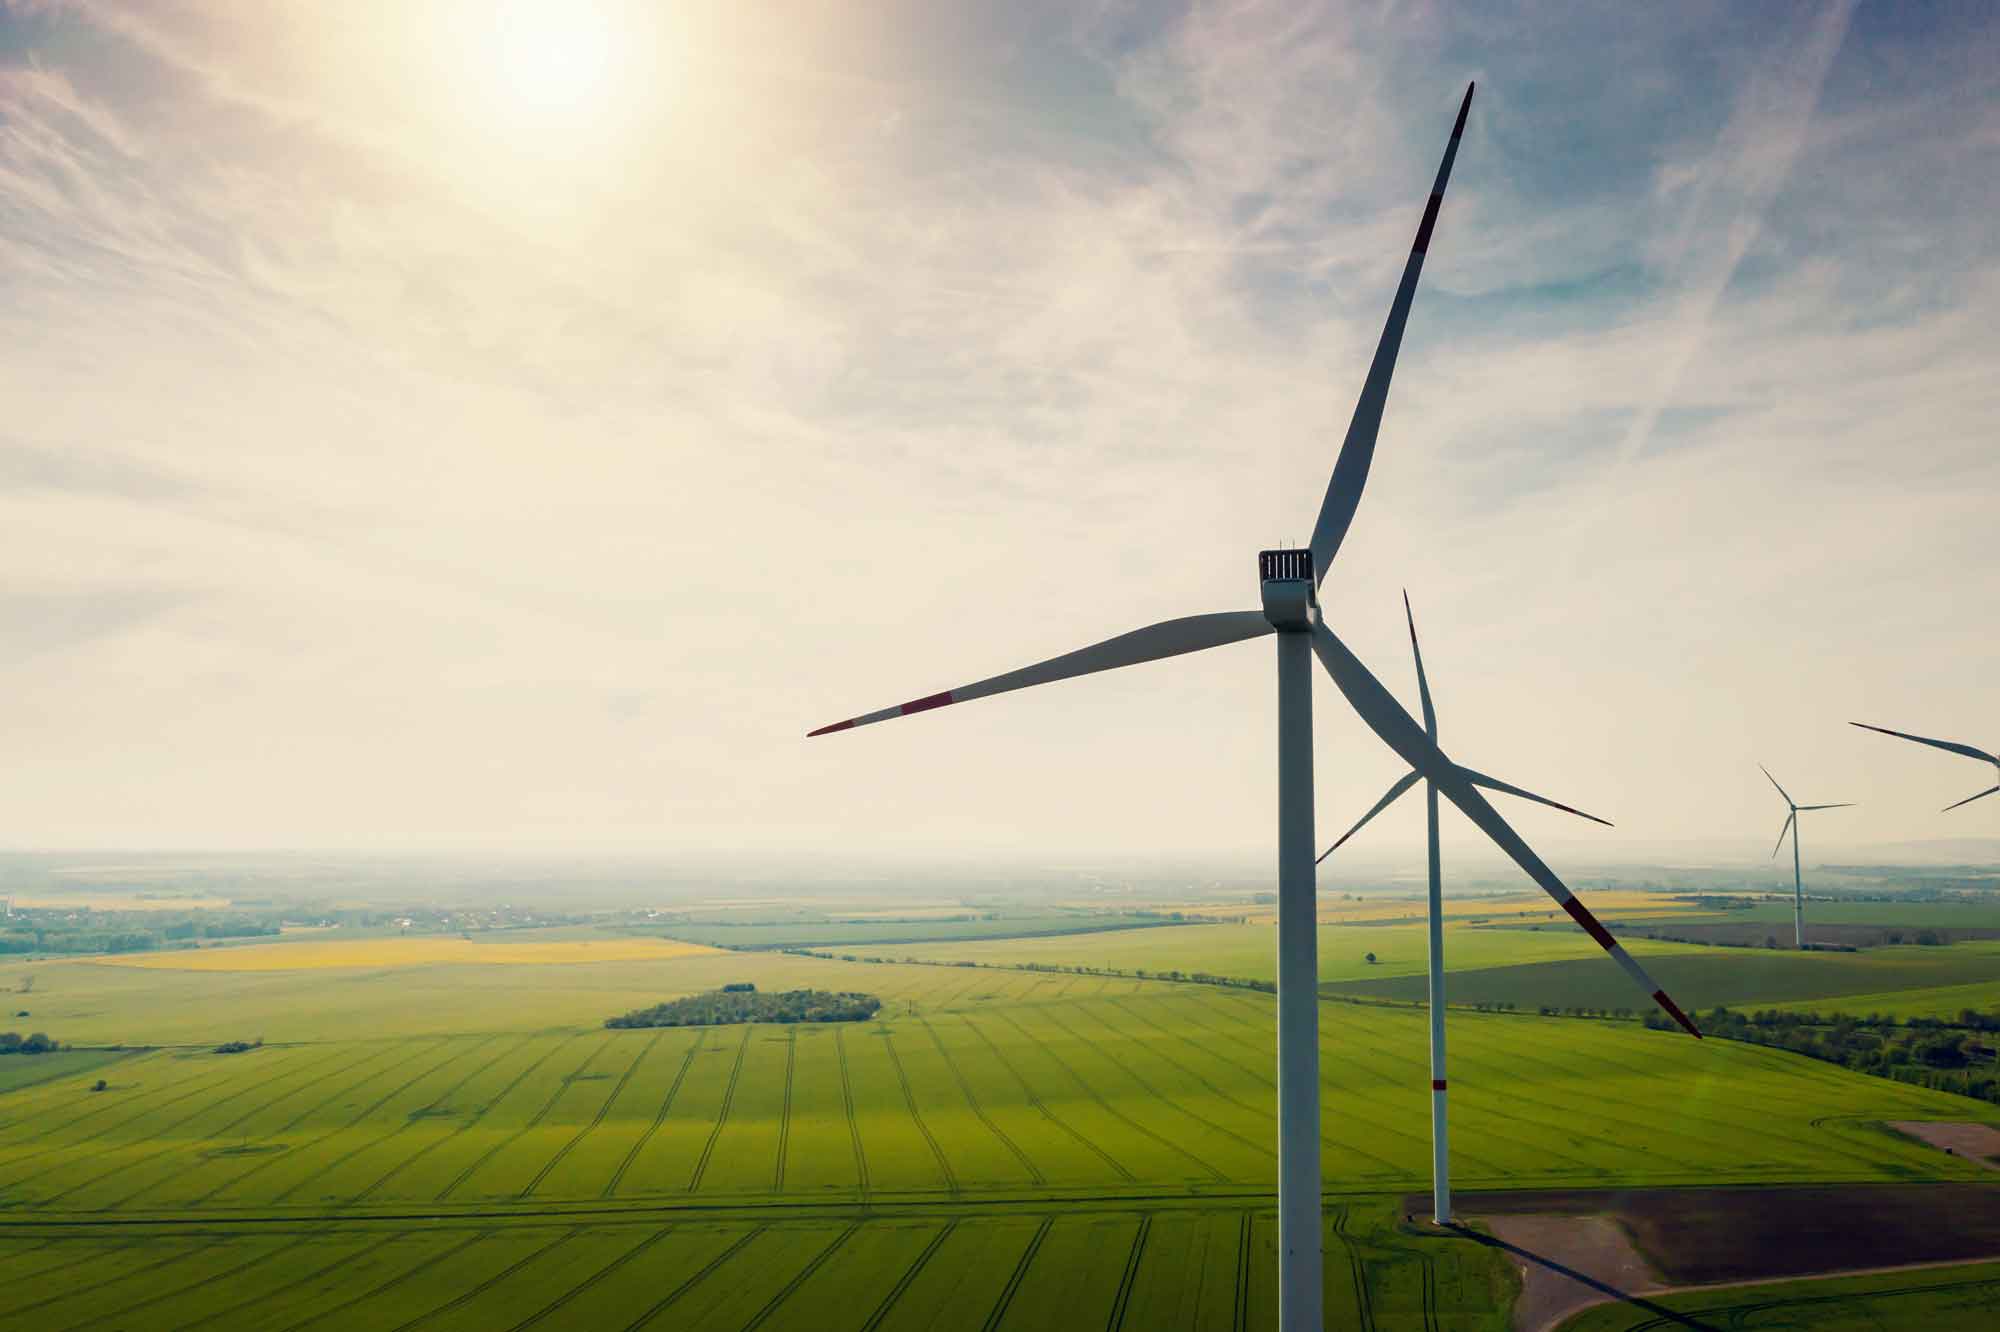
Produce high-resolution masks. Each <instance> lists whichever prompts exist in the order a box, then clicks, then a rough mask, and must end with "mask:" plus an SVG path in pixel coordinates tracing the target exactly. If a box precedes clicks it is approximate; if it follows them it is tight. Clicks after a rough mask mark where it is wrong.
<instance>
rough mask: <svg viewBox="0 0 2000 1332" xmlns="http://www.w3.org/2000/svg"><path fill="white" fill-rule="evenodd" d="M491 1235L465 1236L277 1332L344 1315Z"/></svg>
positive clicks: (484, 1232)
mask: <svg viewBox="0 0 2000 1332" xmlns="http://www.w3.org/2000/svg"><path fill="white" fill-rule="evenodd" d="M492 1235H493V1232H492V1231H490V1230H476V1231H474V1232H473V1233H472V1234H470V1235H467V1236H466V1237H465V1238H464V1239H462V1240H460V1241H459V1242H458V1243H456V1244H454V1245H452V1246H451V1247H450V1248H449V1249H446V1250H445V1251H444V1252H443V1253H440V1254H435V1255H432V1256H431V1257H429V1258H426V1259H424V1260H423V1261H421V1262H418V1263H416V1264H414V1265H413V1266H410V1267H406V1268H404V1269H403V1270H402V1271H400V1272H398V1273H396V1275H394V1276H392V1277H390V1278H389V1279H388V1280H387V1281H382V1282H377V1283H376V1284H375V1285H373V1286H370V1287H369V1288H368V1289H367V1290H364V1291H362V1292H361V1293H360V1294H359V1295H354V1296H351V1297H349V1298H348V1299H345V1300H342V1301H341V1302H340V1303H339V1304H336V1305H334V1306H333V1307H332V1308H330V1309H321V1310H320V1311H319V1312H317V1313H310V1314H307V1315H306V1316H305V1317H304V1318H301V1319H299V1320H298V1321H296V1322H293V1323H288V1324H286V1325H285V1326H284V1327H283V1328H280V1329H279V1330H278V1332H300V1329H301V1328H307V1327H311V1326H312V1325H313V1324H314V1323H317V1322H320V1321H322V1320H324V1319H328V1318H333V1317H335V1316H337V1315H339V1314H344V1313H346V1312H347V1311H348V1310H349V1309H352V1308H353V1307H354V1306H355V1305H357V1304H360V1303H362V1302H363V1301H366V1300H372V1299H374V1298H375V1297H376V1296H377V1295H381V1294H383V1293H385V1292H387V1291H391V1290H394V1289H395V1288H396V1287H398V1286H400V1285H402V1284H403V1283H404V1282H405V1281H408V1280H409V1279H410V1278H411V1277H413V1276H415V1275H416V1274H417V1273H419V1272H425V1271H429V1270H430V1269H431V1268H433V1267H436V1266H437V1265H439V1264H440V1263H445V1262H449V1261H450V1260H451V1259H453V1258H456V1257H458V1255H459V1254H461V1253H464V1252H465V1251H466V1250H467V1249H469V1248H471V1247H472V1246H473V1245H475V1244H477V1243H479V1242H480V1241H482V1240H486V1239H490V1238H492Z"/></svg>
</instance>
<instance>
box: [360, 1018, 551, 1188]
mask: <svg viewBox="0 0 2000 1332" xmlns="http://www.w3.org/2000/svg"><path fill="white" fill-rule="evenodd" d="M533 1039H534V1038H533V1037H532V1036H530V1037H528V1038H526V1039H525V1040H523V1041H522V1042H521V1044H523V1045H525V1044H527V1042H528V1041H529V1040H533ZM576 1039H578V1038H577V1037H575V1036H570V1037H568V1038H566V1039H564V1040H561V1041H558V1042H557V1043H556V1044H554V1045H551V1046H550V1047H549V1048H548V1050H547V1052H546V1053H544V1054H543V1055H542V1057H541V1058H539V1059H537V1060H535V1061H534V1062H533V1063H531V1064H529V1065H528V1066H527V1067H526V1068H524V1069H522V1070H521V1071H520V1072H519V1073H516V1074H515V1075H514V1077H513V1080H512V1081H510V1082H509V1083H508V1084H507V1085H506V1086H504V1087H502V1088H501V1089H500V1091H499V1094H498V1095H496V1096H494V1097H493V1099H492V1100H490V1101H488V1102H487V1103H486V1104H485V1105H482V1106H480V1107H479V1109H478V1111H477V1112H476V1113H475V1114H474V1115H473V1116H472V1118H470V1119H468V1120H466V1121H465V1122H464V1123H463V1124H460V1125H459V1126H458V1127H457V1128H455V1129H453V1130H452V1131H451V1132H449V1133H447V1134H445V1135H444V1136H443V1137H442V1138H433V1139H431V1140H430V1141H429V1142H427V1143H425V1144H424V1145H423V1146H422V1147H420V1148H418V1149H417V1150H416V1151H414V1152H412V1153H410V1155H409V1156H407V1157H405V1158H404V1159H403V1160H401V1161H398V1162H397V1163H396V1164H395V1165H392V1166H390V1167H389V1169H388V1171H387V1172H386V1173H385V1174H384V1175H383V1176H382V1178H380V1179H378V1180H376V1181H375V1182H374V1183H373V1184H370V1185H369V1186H368V1187H367V1188H365V1189H363V1190H361V1192H359V1193H357V1194H355V1195H354V1197H353V1199H352V1200H351V1202H350V1204H349V1205H350V1206H351V1205H354V1204H358V1203H360V1202H361V1201H362V1200H364V1199H365V1198H367V1197H368V1196H369V1195H370V1194H372V1193H374V1192H375V1190H377V1189H379V1188H381V1187H382V1186H383V1185H384V1184H387V1183H388V1182H389V1181H390V1180H392V1179H394V1178H395V1177H396V1176H397V1175H399V1174H401V1173H402V1172H403V1171H405V1170H407V1169H409V1168H410V1167H411V1166H413V1165H415V1164H416V1163H417V1162H419V1161H421V1160H423V1159H424V1158H425V1157H426V1156H429V1155H430V1154H431V1153H432V1152H434V1151H436V1150H437V1149H438V1148H440V1147H442V1146H444V1145H445V1144H446V1143H448V1142H451V1141H452V1140H453V1139H455V1138H457V1137H458V1136H459V1134H461V1133H464V1132H466V1131H467V1130H469V1129H472V1128H475V1127H477V1126H478V1124H479V1121H481V1120H482V1119H485V1118H486V1112H487V1111H489V1110H491V1109H492V1108H493V1107H494V1106H496V1105H498V1104H500V1102H502V1101H504V1100H506V1099H507V1095H508V1093H509V1092H512V1091H513V1090H514V1088H516V1087H518V1086H520V1085H521V1083H522V1082H524V1081H525V1080H526V1079H527V1077H528V1075H529V1074H530V1073H533V1072H534V1071H535V1070H536V1069H538V1068H540V1067H541V1066H542V1065H543V1064H546V1063H548V1062H549V1060H550V1059H552V1058H554V1056H555V1054H556V1052H557V1051H559V1050H561V1049H562V1048H563V1047H564V1046H566V1045H568V1044H569V1043H570V1042H571V1041H574V1040H576ZM510 1053H511V1052H510ZM474 1071H475V1073H477V1072H479V1071H482V1070H474ZM469 1080H470V1077H469V1076H468V1078H467V1081H469ZM464 1085H465V1083H464V1082H460V1083H459V1084H458V1087H462V1086H464ZM458 1087H453V1088H452V1089H451V1091H452V1092H455V1091H457V1090H458ZM445 1095H446V1096H449V1095H451V1092H446V1093H445ZM440 1099H442V1098H440Z"/></svg>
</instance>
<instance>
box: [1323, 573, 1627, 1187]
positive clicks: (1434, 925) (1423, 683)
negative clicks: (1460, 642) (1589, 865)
mask: <svg viewBox="0 0 2000 1332" xmlns="http://www.w3.org/2000/svg"><path fill="white" fill-rule="evenodd" d="M1403 618H1404V619H1405V620H1407V621H1409V625H1410V655H1411V656H1412V657H1414V658H1415V659H1416V663H1417V694H1418V697H1420V698H1421V699H1422V700H1423V705H1424V734H1425V735H1427V736H1429V737H1430V740H1431V743H1432V744H1436V743H1437V710H1436V709H1435V708H1433V707H1432V706H1431V686H1430V681H1429V680H1427V679H1426V678H1425V677H1424V652H1423V649H1422V648H1420V647H1418V646H1417V617H1416V616H1415V615H1414V614H1412V613H1411V611H1410V594H1409V593H1408V592H1405V593H1404V594H1403ZM1459 771H1460V772H1462V773H1464V774H1465V776H1466V777H1467V778H1468V779H1469V780H1471V781H1474V782H1476V783H1478V784H1479V785H1481V786H1485V787H1487V788H1488V789H1490V790H1494V791H1505V792H1506V793H1507V794H1509V795H1515V796H1520V797H1521V798H1522V799H1523V800H1532V801H1534V802H1535V803H1537V804H1541V805H1547V806H1549V807H1550V808H1551V809H1559V810H1562V811H1563V812H1565V813H1568V814H1574V815H1576V816H1577V817H1578V818H1582V819H1589V820H1590V821H1591V822H1592V823H1602V824H1603V825H1604V826H1605V827H1607V828H1609V827H1610V826H1611V822H1610V820H1608V819H1600V818H1598V817H1597V816H1596V815H1595V814H1586V813H1584V812H1583V811H1582V810H1580V809H1572V808H1570V807H1569V806H1568V805H1565V804H1563V803H1562V802H1561V801H1559V800H1551V799H1549V798H1548V797H1547V796H1538V795H1536V794H1535V793H1534V792H1532V791H1523V790H1522V789H1521V788H1520V787H1518V786H1509V785H1507V783H1505V782H1502V781H1499V780H1497V779H1495V778H1492V777H1486V776H1482V775H1481V774H1479V773H1476V772H1473V771H1472V770H1471V769H1469V768H1463V767H1461V768H1460V769H1459ZM1421 776H1422V774H1421V773H1419V772H1417V771H1416V770H1415V769H1411V770H1410V771H1409V772H1407V773H1405V774H1404V775H1403V776H1401V777H1399V778H1397V780H1396V784H1395V785H1393V786H1391V787H1390V788H1389V792H1388V794H1387V795H1385V796H1383V797H1382V798H1381V799H1380V800H1378V801H1376V802H1375V805H1374V808H1372V809H1370V810H1369V811H1368V812H1367V813H1366V814H1363V815H1362V816H1361V818H1360V819H1359V820H1358V821H1357V822H1356V823H1355V825H1354V826H1353V827H1352V828H1349V829H1348V830H1347V831H1346V832H1344V833H1342V834H1341V835H1340V840H1339V841H1337V842H1335V843H1334V844H1333V845H1332V846H1329V847H1328V848H1327V849H1326V850H1324V851H1322V852H1320V857H1319V859H1320V861H1324V860H1325V859H1326V858H1327V857H1328V856H1330V855H1332V854H1333V853H1334V852H1336V851H1338V850H1340V848H1341V847H1343V846H1345V845H1346V844H1347V839H1348V838H1350V837H1352V836H1354V834H1356V833H1358V832H1360V831H1361V830H1362V829H1363V828H1364V827H1366V826H1367V825H1368V821H1369V820H1370V819H1372V818H1374V817H1375V816H1376V815H1377V814H1380V813H1381V812H1382V811H1383V810H1385V809H1387V808H1389V806H1391V805H1393V804H1395V803H1396V801H1397V800H1398V799H1399V798H1400V797H1401V796H1402V794H1403V792H1405V791H1407V790H1409V789H1410V788H1411V787H1412V786H1414V785H1415V784H1416V782H1417V779H1418V778H1419V777H1421ZM1424 801H1425V804H1426V806H1427V810H1426V816H1427V820H1428V828H1429V832H1430V837H1429V848H1430V871H1431V874H1430V879H1431V883H1430V889H1431V891H1430V1010H1431V1218H1432V1220H1434V1221H1436V1222H1437V1223H1438V1224H1439V1225H1441V1226H1447V1225H1450V1224H1451V1149H1450V1145H1449V1134H1448V1132H1447V1125H1446V1122H1445V1094H1446V1093H1445V1076H1444V1007H1445V1005H1444V891H1443V884H1442V879H1441V874H1440V871H1439V863H1438V789H1437V783H1436V782H1425V783H1424ZM1314 863H1316V864H1317V863H1319V862H1317V861H1316V862H1314Z"/></svg>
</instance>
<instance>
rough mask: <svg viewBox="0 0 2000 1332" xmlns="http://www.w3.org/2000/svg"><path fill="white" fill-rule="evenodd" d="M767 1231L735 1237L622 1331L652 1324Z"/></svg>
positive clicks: (631, 1331) (632, 1331)
mask: <svg viewBox="0 0 2000 1332" xmlns="http://www.w3.org/2000/svg"><path fill="white" fill-rule="evenodd" d="M768 1229H770V1227H768V1226H758V1227H757V1228H755V1229H754V1230H748V1231H745V1232H744V1233H743V1234H742V1235H740V1236H738V1237H737V1239H736V1242H735V1243H733V1244H731V1245H730V1246H729V1247H728V1248H726V1249H724V1250H723V1251H722V1252H721V1253H718V1254H716V1255H715V1257H713V1258H711V1259H709V1260H708V1261H707V1262H706V1263H703V1264H702V1266H701V1268H700V1270H698V1271H696V1272H695V1273H694V1275H692V1276H690V1277H688V1278H687V1279H686V1280H684V1281H682V1282H681V1283H680V1285H678V1286H675V1287H674V1288H673V1289H672V1290H670V1291H668V1292H667V1293H666V1294H665V1295H663V1296H661V1297H660V1299H659V1300H658V1301H657V1302H656V1303H655V1304H654V1305H653V1306H652V1307H651V1308H650V1309H648V1310H646V1312H644V1313H642V1314H640V1315H639V1316H638V1317H637V1318H635V1319H633V1320H632V1321H631V1322H629V1323H627V1324H626V1325H625V1327H624V1329H623V1332H639V1330H640V1329H641V1328H643V1327H645V1326H646V1324H648V1323H650V1322H652V1321H653V1320H654V1319H655V1318H658V1317H659V1316H660V1315H661V1314H663V1313H665V1312H666V1311H667V1310H668V1309H671V1308H672V1307H673V1306H674V1305H675V1304H677V1303H679V1302H680V1299H681V1297H682V1296H683V1295H686V1294H687V1293H688V1292H689V1291H691V1290H693V1289H694V1288H695V1287H696V1286H699V1285H700V1284H701V1283H702V1282H704V1281H706V1280H707V1279H708V1278H709V1277H710V1276H712V1275H714V1274H715V1272H716V1270H717V1269H718V1268H720V1267H721V1266H722V1265H723V1264H724V1263H726V1262H728V1261H729V1260H730V1259H731V1258H734V1257H735V1256H736V1255H737V1254H739V1253H741V1252H743V1250H744V1249H745V1248H747V1247H748V1246H749V1244H750V1241H752V1240H754V1239H756V1238H757V1237H758V1236H759V1235H762V1234H763V1233H764V1232H765V1231H766V1230H768Z"/></svg>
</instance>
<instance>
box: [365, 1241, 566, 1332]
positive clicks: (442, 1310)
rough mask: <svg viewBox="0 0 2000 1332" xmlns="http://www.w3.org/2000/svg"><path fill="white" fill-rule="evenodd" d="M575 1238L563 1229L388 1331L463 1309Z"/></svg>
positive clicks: (399, 1331) (405, 1329) (405, 1331)
mask: <svg viewBox="0 0 2000 1332" xmlns="http://www.w3.org/2000/svg"><path fill="white" fill-rule="evenodd" d="M575 1238H576V1232H575V1231H574V1230H565V1231H564V1232H562V1234H560V1235H557V1236H556V1237H555V1238H554V1239H552V1240H550V1241H549V1242H548V1243H547V1244H544V1245H543V1246H542V1247H541V1248H539V1249H536V1250H534V1251H533V1252H532V1253H529V1254H527V1255H525V1256H523V1257H520V1258H516V1259H515V1260H514V1261H513V1262H511V1263H509V1264H507V1266H505V1267H503V1268H501V1269H500V1270H499V1271H498V1272H495V1273H494V1274H493V1275H492V1276H490V1277H487V1278H486V1279H485V1280H484V1281H481V1282H479V1283H478V1284H477V1285H475V1286H473V1287H472V1288H471V1289H469V1290H465V1291H461V1292H460V1293H459V1294H457V1295H455V1296H453V1297H452V1298H451V1299H450V1300H447V1301H446V1302H445V1303H443V1304H440V1305H439V1306H438V1307H437V1308H435V1309H432V1310H431V1311H429V1312H428V1313H420V1314H418V1315H417V1316H416V1317H415V1318H407V1319H404V1320H403V1321H402V1322H400V1323H398V1324H396V1326H395V1327H393V1328H391V1329H390V1332H410V1329H411V1328H413V1327H416V1326H417V1325H418V1324H420V1323H428V1322H429V1321H430V1320H431V1319H433V1318H436V1317H438V1316H439V1315H441V1314H448V1313H451V1312H452V1311H453V1310H455V1309H463V1308H464V1307H465V1306H466V1305H468V1304H470V1303H472V1302H473V1301H474V1300H476V1299H478V1298H479V1297H480V1296H481V1295H484V1294H485V1293H486V1292H487V1291H489V1290H491V1289H493V1288H494V1287H495V1286H497V1285H499V1284H500V1283H501V1282H502V1281H505V1280H506V1279H507V1278H508V1277H510V1276H513V1275H514V1274H515V1273H516V1272H518V1271H520V1270H521V1269H522V1268H524V1267H526V1266H528V1265H529V1264H530V1263H533V1262H534V1261H535V1260H537V1259H538V1258H541V1257H542V1256H543V1255H545V1254H550V1253H554V1252H555V1251H556V1250H557V1249H559V1248H561V1247H562V1246H563V1245H565V1244H567V1243H569V1242H570V1241H571V1240H573V1239H575Z"/></svg>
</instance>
